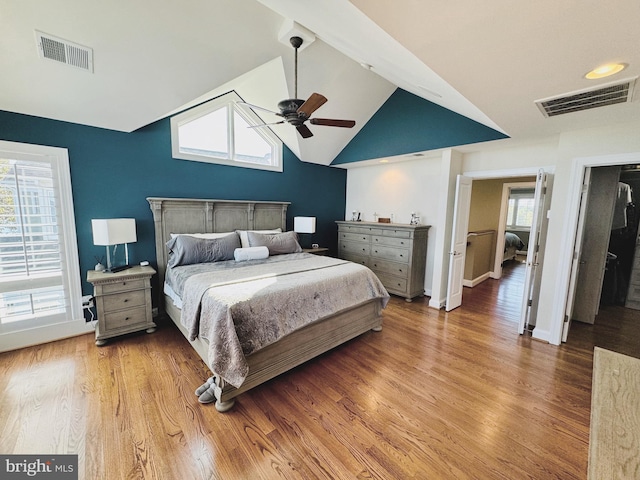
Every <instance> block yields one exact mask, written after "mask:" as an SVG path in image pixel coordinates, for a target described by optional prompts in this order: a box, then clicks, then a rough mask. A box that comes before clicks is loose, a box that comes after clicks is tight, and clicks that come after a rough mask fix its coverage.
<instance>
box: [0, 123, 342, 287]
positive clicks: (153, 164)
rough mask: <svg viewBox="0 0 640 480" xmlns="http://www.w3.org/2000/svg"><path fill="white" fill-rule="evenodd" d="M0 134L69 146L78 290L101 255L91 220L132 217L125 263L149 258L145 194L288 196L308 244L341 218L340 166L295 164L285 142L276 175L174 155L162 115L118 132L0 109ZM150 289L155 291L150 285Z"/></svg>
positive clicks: (328, 239) (333, 245)
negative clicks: (310, 230) (305, 226)
mask: <svg viewBox="0 0 640 480" xmlns="http://www.w3.org/2000/svg"><path fill="white" fill-rule="evenodd" d="M0 140H6V141H13V142H22V143H30V144H37V145H48V146H53V147H62V148H66V149H67V150H68V151H69V162H70V168H71V184H72V191H73V203H74V209H75V222H76V231H77V239H78V251H79V256H80V268H81V272H79V274H80V275H81V279H82V286H83V292H84V294H91V293H92V288H91V285H90V284H88V283H87V282H86V271H87V270H88V269H91V268H93V267H94V265H95V264H96V260H95V258H94V257H95V256H104V255H105V249H104V247H98V246H94V245H93V237H92V233H91V219H92V218H113V217H133V218H135V219H136V228H137V233H138V241H137V242H136V243H134V244H131V245H130V246H129V256H130V261H131V262H132V263H138V262H140V261H142V260H149V261H150V262H151V264H152V265H155V258H156V253H155V240H154V232H153V216H152V214H151V210H150V208H149V204H148V203H147V200H146V198H147V197H194V198H219V199H230V200H272V201H287V202H291V205H290V206H289V209H288V211H287V228H288V229H292V228H293V217H294V216H296V215H302V216H315V217H317V233H316V234H314V235H313V236H312V240H313V242H314V243H319V244H320V245H322V246H327V247H329V248H330V249H332V251H334V252H335V251H337V235H336V226H335V223H334V221H335V220H337V219H342V218H344V208H345V202H346V177H347V174H346V171H344V170H343V169H337V168H331V167H325V166H322V165H314V164H309V163H304V162H301V161H300V160H299V159H298V158H297V157H296V156H295V155H294V154H293V153H292V152H291V151H290V150H289V149H287V148H286V147H285V148H284V154H283V156H284V159H283V161H284V164H283V165H284V171H283V172H282V173H277V172H268V171H262V170H254V169H249V168H240V167H228V166H223V165H213V164H206V163H201V162H191V161H186V160H174V159H173V158H172V157H171V127H170V121H169V119H163V120H160V121H157V122H155V123H153V124H150V125H148V126H146V127H143V128H141V129H139V130H137V131H135V132H132V133H123V132H117V131H113V130H106V129H101V128H95V127H88V126H84V125H78V124H72V123H66V122H61V121H56V120H50V119H45V118H39V117H33V116H28V115H20V114H15V113H10V112H4V111H0ZM305 237H306V236H305ZM301 243H302V245H303V246H307V245H306V244H305V243H309V244H310V243H311V240H310V239H309V240H307V239H306V238H302V239H301ZM154 280H155V281H157V279H156V278H155V277H154ZM154 287H155V291H156V292H158V291H159V288H158V285H157V284H154Z"/></svg>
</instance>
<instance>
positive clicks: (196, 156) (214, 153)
mask: <svg viewBox="0 0 640 480" xmlns="http://www.w3.org/2000/svg"><path fill="white" fill-rule="evenodd" d="M241 100H242V99H241V98H240V97H239V96H238V95H237V94H236V93H235V92H229V93H227V94H225V95H223V96H221V97H218V98H215V99H213V100H211V101H209V102H207V103H204V104H202V105H199V106H197V107H194V108H192V109H190V110H187V111H186V112H183V113H181V114H179V115H176V116H174V117H173V118H171V143H172V150H173V158H178V159H182V160H194V161H198V162H208V163H218V164H223V165H233V166H237V167H248V168H258V169H263V170H273V171H278V172H281V171H282V142H281V141H280V139H279V138H278V137H277V136H276V135H275V134H274V133H273V132H272V131H271V130H270V129H269V128H266V127H263V128H252V127H255V126H256V125H260V124H262V123H263V122H262V120H261V119H260V118H259V117H258V116H257V115H255V113H253V112H251V111H249V112H248V111H246V109H241V108H240V107H238V106H237V105H236V102H237V101H241Z"/></svg>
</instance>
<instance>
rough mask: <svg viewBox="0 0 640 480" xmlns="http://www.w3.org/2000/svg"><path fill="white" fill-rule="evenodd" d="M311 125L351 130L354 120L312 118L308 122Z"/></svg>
mask: <svg viewBox="0 0 640 480" xmlns="http://www.w3.org/2000/svg"><path fill="white" fill-rule="evenodd" d="M309 123H311V124H312V125H326V126H327V127H344V128H353V127H354V126H355V124H356V122H355V120H334V119H331V118H312V119H310V120H309Z"/></svg>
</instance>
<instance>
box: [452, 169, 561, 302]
mask: <svg viewBox="0 0 640 480" xmlns="http://www.w3.org/2000/svg"><path fill="white" fill-rule="evenodd" d="M555 169H556V168H555V165H548V166H535V167H523V168H513V169H505V170H480V171H476V172H466V171H463V172H462V173H460V175H462V176H463V177H469V178H471V188H472V190H473V181H474V180H490V179H502V178H504V179H508V178H515V177H537V176H538V172H540V170H544V171H545V172H546V173H554V172H555ZM453 201H454V203H455V202H456V201H457V192H456V194H455V195H454V200H453ZM449 222H451V223H450V231H451V232H452V234H453V230H454V229H455V225H453V219H452V218H450V219H449ZM466 222H467V224H468V222H469V212H467V219H466ZM446 274H447V282H448V275H449V270H448V269H447V270H446ZM446 293H448V292H446ZM523 295H524V292H523ZM443 306H444V305H442V304H441V305H440V308H442V307H443Z"/></svg>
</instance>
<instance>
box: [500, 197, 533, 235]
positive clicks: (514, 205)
mask: <svg viewBox="0 0 640 480" xmlns="http://www.w3.org/2000/svg"><path fill="white" fill-rule="evenodd" d="M534 195H535V191H534V189H523V190H511V193H510V194H509V206H508V209H507V228H509V229H518V228H520V229H525V230H526V229H529V228H531V225H532V223H533V210H534V207H535V200H534Z"/></svg>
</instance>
